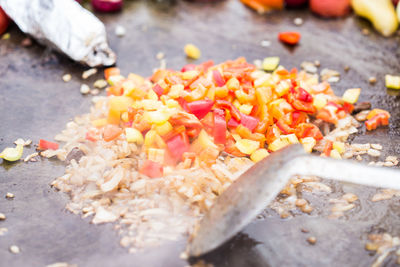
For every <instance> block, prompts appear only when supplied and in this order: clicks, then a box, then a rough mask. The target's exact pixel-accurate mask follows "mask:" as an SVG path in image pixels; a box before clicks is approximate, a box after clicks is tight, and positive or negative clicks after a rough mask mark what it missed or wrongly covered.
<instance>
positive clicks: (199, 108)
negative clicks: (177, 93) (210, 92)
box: [187, 100, 214, 120]
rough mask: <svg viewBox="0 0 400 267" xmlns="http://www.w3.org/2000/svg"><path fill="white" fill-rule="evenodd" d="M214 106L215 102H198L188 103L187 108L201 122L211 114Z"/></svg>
mask: <svg viewBox="0 0 400 267" xmlns="http://www.w3.org/2000/svg"><path fill="white" fill-rule="evenodd" d="M213 105H214V101H212V100H198V101H193V102H190V103H187V107H188V109H189V112H191V113H192V114H194V115H195V116H196V117H197V118H198V119H199V120H201V119H202V118H204V116H206V115H207V113H208V112H210V110H211V108H212V106H213Z"/></svg>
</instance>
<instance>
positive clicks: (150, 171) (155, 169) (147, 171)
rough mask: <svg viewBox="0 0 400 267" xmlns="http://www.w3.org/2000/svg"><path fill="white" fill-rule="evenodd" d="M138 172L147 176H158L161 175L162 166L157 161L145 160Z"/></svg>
mask: <svg viewBox="0 0 400 267" xmlns="http://www.w3.org/2000/svg"><path fill="white" fill-rule="evenodd" d="M139 172H140V173H141V174H144V175H146V176H148V177H149V178H158V177H162V176H163V174H164V168H163V166H162V165H161V164H160V163H158V162H155V161H152V160H145V161H144V162H143V165H142V167H141V168H140V170H139Z"/></svg>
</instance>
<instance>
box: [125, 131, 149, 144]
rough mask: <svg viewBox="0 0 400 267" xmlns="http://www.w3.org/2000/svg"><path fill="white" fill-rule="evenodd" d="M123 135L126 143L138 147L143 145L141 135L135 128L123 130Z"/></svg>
mask: <svg viewBox="0 0 400 267" xmlns="http://www.w3.org/2000/svg"><path fill="white" fill-rule="evenodd" d="M125 135H126V141H128V143H136V144H138V145H141V144H143V141H144V139H143V135H142V133H141V132H140V131H138V130H137V129H135V128H125Z"/></svg>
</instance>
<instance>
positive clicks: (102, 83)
mask: <svg viewBox="0 0 400 267" xmlns="http://www.w3.org/2000/svg"><path fill="white" fill-rule="evenodd" d="M107 84H108V83H107V81H106V80H104V79H99V80H96V81H95V82H94V83H93V87H95V88H98V89H102V88H104V87H106V86H107Z"/></svg>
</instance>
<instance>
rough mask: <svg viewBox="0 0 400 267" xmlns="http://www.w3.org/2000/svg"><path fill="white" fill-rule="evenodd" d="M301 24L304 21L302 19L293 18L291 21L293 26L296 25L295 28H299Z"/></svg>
mask: <svg viewBox="0 0 400 267" xmlns="http://www.w3.org/2000/svg"><path fill="white" fill-rule="evenodd" d="M303 23H304V21H303V19H302V18H295V19H294V20H293V24H294V25H296V26H301V25H303Z"/></svg>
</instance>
